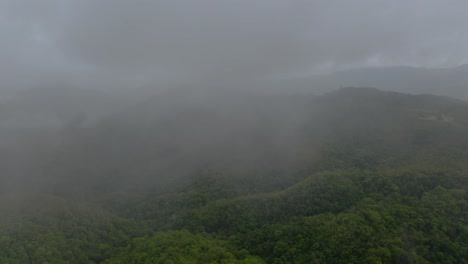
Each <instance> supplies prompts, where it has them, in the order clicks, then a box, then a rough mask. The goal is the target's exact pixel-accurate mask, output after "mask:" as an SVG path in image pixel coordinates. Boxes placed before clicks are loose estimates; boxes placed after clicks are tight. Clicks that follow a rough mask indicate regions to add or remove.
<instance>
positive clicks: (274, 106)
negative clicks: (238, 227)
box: [25, 88, 468, 193]
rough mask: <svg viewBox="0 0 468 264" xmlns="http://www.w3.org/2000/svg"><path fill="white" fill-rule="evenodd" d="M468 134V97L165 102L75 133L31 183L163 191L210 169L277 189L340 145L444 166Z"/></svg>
mask: <svg viewBox="0 0 468 264" xmlns="http://www.w3.org/2000/svg"><path fill="white" fill-rule="evenodd" d="M467 131H468V104H467V103H465V102H463V101H457V100H453V99H449V98H444V97H436V96H431V95H408V94H401V93H394V92H383V91H379V90H376V89H370V88H348V89H342V90H339V91H337V92H333V93H330V94H327V95H323V96H307V95H296V96H246V95H230V96H223V95H219V96H211V97H209V98H200V97H199V98H197V97H196V96H184V95H171V96H160V97H154V98H152V99H150V100H148V101H146V102H144V103H142V104H140V105H136V106H134V107H133V108H129V109H127V110H126V111H122V112H119V113H116V114H114V115H112V116H111V117H109V118H106V119H103V120H102V121H100V122H98V123H97V124H96V125H90V126H76V127H66V129H65V131H64V132H62V133H61V134H59V135H56V136H55V137H54V138H52V139H51V140H52V141H53V142H52V144H48V145H50V146H51V147H50V148H49V149H48V150H47V151H42V152H41V155H40V156H41V158H40V159H39V160H37V159H35V161H36V167H34V168H32V169H31V170H32V171H31V176H32V175H34V176H32V177H34V179H31V181H30V182H31V183H33V185H34V188H38V186H41V187H43V188H48V189H49V191H60V190H66V191H65V192H67V193H68V192H69V191H71V189H76V190H77V191H78V192H82V191H83V190H92V191H98V192H101V191H122V190H132V191H140V190H146V191H147V190H153V191H156V189H159V190H167V188H176V187H178V186H182V185H184V184H186V183H187V179H189V178H191V177H193V175H194V174H197V173H200V172H203V171H211V172H212V173H217V174H221V175H222V176H223V177H225V178H226V179H227V180H228V181H231V182H232V183H235V184H240V185H241V186H240V188H241V189H245V188H246V187H248V188H249V190H248V191H249V192H250V191H254V192H255V191H271V190H276V189H281V188H285V187H287V186H290V185H291V184H293V183H294V182H295V181H297V179H298V178H301V177H302V178H303V177H306V176H307V175H308V174H309V173H310V172H311V170H317V168H318V167H319V166H324V165H323V164H322V163H323V162H322V161H321V160H322V159H324V158H325V157H324V155H325V153H328V152H329V151H331V149H333V151H335V152H336V151H340V152H350V153H348V155H346V156H347V158H351V157H352V158H354V159H357V158H359V157H361V156H362V158H363V159H365V161H363V162H365V163H368V165H365V164H363V165H362V166H374V165H375V164H377V163H378V164H379V166H389V167H393V166H395V165H403V164H406V165H407V164H412V163H417V162H419V161H418V160H422V159H426V160H427V159H431V158H434V160H433V161H432V162H431V164H433V165H435V164H437V163H438V162H440V159H444V158H448V156H447V154H446V153H443V154H442V152H443V151H445V152H447V151H449V152H451V153H454V151H462V150H464V149H463V148H464V147H465V146H466V143H467V135H468V133H467ZM35 144H36V146H37V143H35ZM26 148H27V146H26V147H25V149H26ZM35 148H36V151H39V150H37V147H35ZM335 148H338V149H339V150H336V149H335ZM429 149H430V150H429ZM43 153H46V154H47V155H44V154H43ZM326 155H329V154H326ZM337 155H338V154H337ZM430 155H432V157H428V156H430ZM452 155H455V153H454V154H452ZM458 158H460V157H458ZM444 162H445V161H444ZM374 163H375V164H374ZM319 164H322V165H319ZM327 166H331V165H327ZM333 166H337V165H333ZM50 182H53V183H54V184H53V185H51V184H50ZM50 189H53V190H50ZM250 189H251V190H250ZM171 190H172V191H173V189H171Z"/></svg>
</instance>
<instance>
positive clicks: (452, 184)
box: [0, 88, 468, 263]
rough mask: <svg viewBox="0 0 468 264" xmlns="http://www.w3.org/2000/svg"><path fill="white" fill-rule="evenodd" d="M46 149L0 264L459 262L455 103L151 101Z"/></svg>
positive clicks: (2, 229)
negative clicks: (34, 191) (34, 192)
mask: <svg viewBox="0 0 468 264" xmlns="http://www.w3.org/2000/svg"><path fill="white" fill-rule="evenodd" d="M56 141H57V143H56V144H55V145H54V146H47V151H44V152H41V151H40V149H36V150H35V151H36V152H37V153H43V154H44V153H45V154H44V155H39V156H38V157H36V158H35V161H36V162H35V163H34V166H31V168H28V169H29V170H30V174H28V176H27V177H25V181H26V182H25V183H24V184H23V185H16V186H20V187H21V188H19V187H18V188H17V189H16V190H15V192H6V191H4V192H3V194H2V198H1V199H0V201H1V202H0V210H1V213H2V219H1V220H0V263H466V262H467V261H468V259H467V257H466V256H468V242H467V241H468V228H467V227H468V226H467V224H468V223H467V219H468V211H467V202H466V200H467V198H468V193H467V187H468V186H467V182H468V163H467V161H468V104H467V103H465V102H462V101H457V100H453V99H448V98H443V97H436V96H430V95H407V94H400V93H392V92H382V91H378V90H375V89H364V88H348V89H343V90H340V91H337V92H334V93H330V94H327V95H323V96H319V97H313V96H269V97H267V96H264V97H261V96H256V97H252V96H251V97H243V96H237V97H232V96H230V97H228V98H226V97H213V98H208V99H207V98H204V99H200V98H198V99H197V98H195V99H194V98H187V97H183V96H182V97H180V96H174V97H169V98H168V97H166V98H159V97H158V98H153V99H151V100H149V101H148V102H147V103H145V104H142V105H138V106H136V107H134V108H131V109H128V110H126V111H124V112H121V113H116V114H114V115H113V116H111V117H109V118H106V119H103V120H102V121H100V122H98V123H97V124H90V125H87V126H83V127H75V128H67V129H65V130H64V131H63V132H62V133H60V134H59V135H57V138H56ZM13 171H14V170H13ZM2 177H3V178H7V177H8V174H7V172H6V173H5V175H3V176H2ZM33 186H34V187H35V188H36V191H37V193H36V194H33V193H32V192H31V188H32V187H33ZM24 193H28V194H27V195H25V194H24Z"/></svg>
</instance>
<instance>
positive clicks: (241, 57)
mask: <svg viewBox="0 0 468 264" xmlns="http://www.w3.org/2000/svg"><path fill="white" fill-rule="evenodd" d="M467 20H468V3H465V2H464V1H455V0H453V1H452V0H449V1H435V0H434V1H432V0H430V1H417V0H413V1H405V2H404V3H403V2H396V1H370V0H356V1H334V2H332V1H302V0H290V1H279V0H268V1H266V0H255V1H246V0H245V1H244V0H240V1H227V0H226V1H225V0H222V1H213V0H201V1H188V0H186V1H182V0H175V1H174V0H171V1H169V0H168V1H143V0H141V1H126V0H103V1H92V0H79V1H78V0H68V1H59V0H44V1H33V0H17V1H8V0H1V1H0V36H1V37H2V40H3V41H2V42H1V43H0V80H1V82H2V84H1V86H0V136H1V139H0V154H1V156H2V157H3V158H2V160H3V161H2V164H1V166H0V169H1V170H2V186H3V188H2V189H4V190H8V189H10V188H20V187H25V186H26V185H27V186H28V187H27V188H26V189H28V188H29V189H34V188H37V189H39V190H41V189H42V188H44V189H48V190H49V191H50V190H53V191H56V190H57V189H61V188H65V187H64V186H67V188H68V187H70V188H72V186H73V187H74V188H75V187H76V188H77V189H78V190H84V189H87V188H88V189H93V188H94V189H96V188H98V189H99V188H100V189H99V190H101V189H106V188H108V189H112V188H114V187H112V186H117V187H115V188H116V189H122V188H123V187H124V186H125V188H136V189H138V188H140V187H141V186H142V185H151V187H152V188H160V189H163V188H164V187H161V186H162V185H161V182H162V180H161V182H158V180H154V179H162V178H164V181H166V180H167V181H173V182H177V181H179V180H180V179H183V178H184V177H185V178H186V177H189V176H187V175H193V174H196V171H203V170H214V171H223V172H225V173H226V174H228V175H231V174H236V175H241V176H239V177H238V178H239V181H242V180H245V178H249V176H250V175H252V174H255V173H258V174H259V175H267V174H275V175H284V174H291V175H292V174H294V173H293V172H294V171H295V170H296V169H297V168H298V167H301V166H302V165H303V164H309V165H307V166H309V167H310V166H312V165H310V164H314V162H315V160H318V159H319V157H318V156H319V155H318V152H319V150H320V147H321V146H322V145H323V144H325V142H327V140H330V138H328V136H329V135H330V133H331V131H332V128H331V127H332V125H335V126H336V124H335V123H334V122H338V121H336V120H335V119H334V118H338V115H339V109H340V104H341V103H338V102H340V101H339V100H334V99H333V100H331V99H324V98H328V97H326V95H325V97H318V98H321V99H317V97H314V95H322V96H323V94H329V93H330V92H333V91H335V90H337V89H339V88H340V87H347V86H355V87H358V86H359V87H377V88H380V89H383V90H390V91H398V92H403V93H410V94H425V93H430V94H436V95H443V96H450V97H453V98H458V99H466V98H468V92H467V90H468V89H467V88H466V87H467V86H468V79H467V78H466V76H468V74H467V73H468V68H467V67H466V65H464V64H465V63H468V32H467V28H466V26H465V25H466V24H467V23H468V21H467ZM338 97H339V96H338ZM322 100H324V101H325V102H330V105H327V104H325V103H318V102H321V101H322ZM330 100H331V101H330ZM444 100H446V99H444ZM447 100H448V99H447ZM449 104H452V103H449ZM453 104H456V103H453ZM340 118H343V117H339V118H338V119H340ZM338 119H337V120H338ZM361 121H362V122H364V121H363V120H361ZM349 136H351V135H349ZM402 138H404V136H402ZM402 140H403V139H402ZM270 164H275V165H276V166H273V167H274V168H269V166H270ZM312 167H313V166H312ZM267 168H268V169H267ZM160 175H164V176H160ZM259 177H260V176H259ZM278 177H279V176H278ZM94 178H96V179H98V180H96V181H92V180H90V179H94ZM286 178H287V177H286ZM148 181H152V183H151V184H147V183H148ZM290 181H292V178H288V179H278V182H279V183H278V184H279V185H281V186H287V185H288V184H289V183H290ZM80 184H81V185H80ZM88 185H92V186H88ZM133 185H135V186H133ZM158 185H161V186H160V187H158ZM174 185H176V184H175V183H174ZM132 186H133V187H132ZM72 189H73V188H72ZM65 190H69V189H65Z"/></svg>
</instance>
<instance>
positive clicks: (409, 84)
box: [282, 65, 468, 100]
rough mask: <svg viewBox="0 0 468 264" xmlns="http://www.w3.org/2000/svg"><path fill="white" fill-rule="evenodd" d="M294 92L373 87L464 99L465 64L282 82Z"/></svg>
mask: <svg viewBox="0 0 468 264" xmlns="http://www.w3.org/2000/svg"><path fill="white" fill-rule="evenodd" d="M282 85H288V87H291V88H293V90H294V89H297V90H302V91H307V90H313V91H320V92H327V91H330V90H335V89H338V88H340V87H350V86H352V87H375V88H379V89H383V90H389V91H397V92H403V93H412V94H423V93H427V94H434V95H443V96H450V97H453V98H458V99H463V100H468V65H462V66H459V67H454V68H437V69H435V68H417V67H406V66H400V67H377V68H360V69H352V70H343V71H338V72H334V73H331V74H326V75H319V76H314V77H307V78H296V79H292V80H288V81H287V82H286V81H285V82H284V83H282Z"/></svg>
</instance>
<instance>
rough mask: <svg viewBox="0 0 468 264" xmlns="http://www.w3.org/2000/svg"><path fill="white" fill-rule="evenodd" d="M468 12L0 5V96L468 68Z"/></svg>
mask: <svg viewBox="0 0 468 264" xmlns="http://www.w3.org/2000/svg"><path fill="white" fill-rule="evenodd" d="M466 25H468V1H464V0H392V1H390V0H385V1H383V0H342V1H338V0H336V1H333V0H154V1H152V0H99V1H96V0H0V35H1V38H2V41H0V78H1V80H2V85H1V87H2V88H0V90H2V89H3V90H8V89H14V88H16V87H27V86H37V85H48V84H50V83H62V82H65V83H70V84H76V85H87V86H93V85H94V86H114V85H115V86H123V87H124V86H139V85H145V84H155V85H158V84H160V85H165V84H186V83H197V82H203V83H209V82H210V81H209V80H214V81H216V82H214V83H218V82H219V81H221V82H231V81H233V82H235V81H236V80H259V79H263V78H272V77H274V78H278V77H281V76H290V75H295V74H299V75H304V74H305V75H307V74H313V73H317V72H322V71H327V70H334V69H341V68H348V67H358V66H374V65H378V66H380V65H413V66H425V67H448V66H457V65H460V64H463V63H467V62H468V27H467V26H466Z"/></svg>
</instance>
